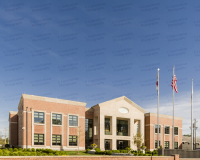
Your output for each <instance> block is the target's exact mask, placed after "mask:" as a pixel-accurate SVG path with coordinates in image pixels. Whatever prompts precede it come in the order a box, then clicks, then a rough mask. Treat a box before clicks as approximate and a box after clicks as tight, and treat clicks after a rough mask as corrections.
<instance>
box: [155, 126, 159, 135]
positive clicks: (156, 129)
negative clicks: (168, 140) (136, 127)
mask: <svg viewBox="0 0 200 160" xmlns="http://www.w3.org/2000/svg"><path fill="white" fill-rule="evenodd" d="M155 133H158V125H155ZM159 133H160V125H159Z"/></svg>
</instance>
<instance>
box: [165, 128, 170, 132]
mask: <svg viewBox="0 0 200 160" xmlns="http://www.w3.org/2000/svg"><path fill="white" fill-rule="evenodd" d="M169 130H170V127H169V126H165V134H169Z"/></svg>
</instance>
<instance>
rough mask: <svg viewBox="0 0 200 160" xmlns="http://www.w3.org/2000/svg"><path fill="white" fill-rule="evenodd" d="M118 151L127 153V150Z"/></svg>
mask: <svg viewBox="0 0 200 160" xmlns="http://www.w3.org/2000/svg"><path fill="white" fill-rule="evenodd" d="M120 153H128V151H127V150H120Z"/></svg>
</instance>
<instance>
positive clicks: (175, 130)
mask: <svg viewBox="0 0 200 160" xmlns="http://www.w3.org/2000/svg"><path fill="white" fill-rule="evenodd" d="M174 135H178V127H174Z"/></svg>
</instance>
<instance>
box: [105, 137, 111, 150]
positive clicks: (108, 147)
mask: <svg viewBox="0 0 200 160" xmlns="http://www.w3.org/2000/svg"><path fill="white" fill-rule="evenodd" d="M105 150H110V139H105Z"/></svg>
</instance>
